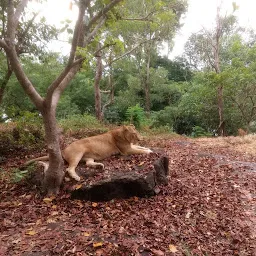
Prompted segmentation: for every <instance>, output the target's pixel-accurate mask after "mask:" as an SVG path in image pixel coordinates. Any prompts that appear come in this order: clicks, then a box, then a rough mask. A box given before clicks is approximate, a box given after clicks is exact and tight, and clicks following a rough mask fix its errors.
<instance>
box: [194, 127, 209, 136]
mask: <svg viewBox="0 0 256 256" xmlns="http://www.w3.org/2000/svg"><path fill="white" fill-rule="evenodd" d="M191 136H192V137H194V138H198V137H212V134H211V133H209V132H207V131H206V130H205V129H204V128H202V127H200V126H194V127H193V128H192V133H191Z"/></svg>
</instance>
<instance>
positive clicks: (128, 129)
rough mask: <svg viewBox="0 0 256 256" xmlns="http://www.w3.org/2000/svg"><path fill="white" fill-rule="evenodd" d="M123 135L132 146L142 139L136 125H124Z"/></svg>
mask: <svg viewBox="0 0 256 256" xmlns="http://www.w3.org/2000/svg"><path fill="white" fill-rule="evenodd" d="M123 134H124V137H125V139H126V140H127V141H129V142H130V143H132V144H136V143H137V142H138V141H140V139H141V138H140V135H139V133H138V132H137V130H136V129H135V127H134V125H124V126H123Z"/></svg>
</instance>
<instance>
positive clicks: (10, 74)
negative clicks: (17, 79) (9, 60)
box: [0, 67, 12, 106]
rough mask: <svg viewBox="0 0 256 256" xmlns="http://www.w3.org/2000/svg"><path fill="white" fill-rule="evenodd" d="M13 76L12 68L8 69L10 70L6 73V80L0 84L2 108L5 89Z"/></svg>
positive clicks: (0, 103)
mask: <svg viewBox="0 0 256 256" xmlns="http://www.w3.org/2000/svg"><path fill="white" fill-rule="evenodd" d="M11 76H12V69H11V68H10V67H8V70H7V71H6V74H5V76H4V79H3V80H2V82H1V84H0V106H1V105H2V102H3V97H4V92H5V88H6V86H7V84H8V82H9V80H10V78H11Z"/></svg>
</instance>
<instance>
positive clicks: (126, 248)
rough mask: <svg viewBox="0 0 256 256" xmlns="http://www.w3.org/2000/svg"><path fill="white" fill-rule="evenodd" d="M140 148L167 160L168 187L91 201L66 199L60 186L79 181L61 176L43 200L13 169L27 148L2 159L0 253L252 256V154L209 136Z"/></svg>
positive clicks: (255, 194)
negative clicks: (56, 193) (152, 192)
mask: <svg viewBox="0 0 256 256" xmlns="http://www.w3.org/2000/svg"><path fill="white" fill-rule="evenodd" d="M144 146H150V147H152V148H161V149H162V150H164V152H165V153H166V154H167V156H168V157H169V169H170V174H169V184H168V185H167V186H165V187H161V189H160V193H159V194H158V195H157V196H154V197H151V198H137V197H132V198H129V199H125V200H121V199H118V200H111V201H108V202H97V203H96V202H86V201H79V200H72V199H71V198H70V193H69V192H68V189H65V187H69V188H70V186H71V185H72V186H73V188H74V189H76V188H77V186H79V185H78V184H76V183H72V181H67V180H66V181H65V184H64V187H63V189H62V192H61V193H60V194H59V196H58V197H56V198H45V197H43V196H42V195H40V193H39V192H38V189H37V188H35V187H31V185H30V184H27V183H24V182H23V183H22V182H17V181H18V179H19V177H20V176H22V173H19V172H18V171H17V170H16V171H13V170H15V169H14V168H18V167H20V166H21V165H22V163H23V162H24V156H25V155H27V152H22V151H19V152H12V153H11V154H9V155H7V156H5V158H4V160H3V161H2V163H1V179H0V192H1V195H0V221H1V223H0V255H1V256H2V255H8V256H9V255H10V256H15V255H22V256H46V255H77V256H78V255H102V256H103V255H127V256H128V255H144V256H146V255H156V256H162V255H205V256H206V255H208V256H209V255H215V256H216V255H224V256H226V255H227V256H228V255H239V256H253V255H256V247H255V246H256V228H255V227H256V217H255V211H256V202H255V200H256V155H254V154H251V153H246V152H245V151H244V152H243V151H236V150H235V147H234V146H233V145H231V146H227V145H226V144H219V143H218V144H216V145H215V141H214V139H210V140H208V141H206V140H189V139H183V138H175V139H166V138H163V139H161V138H158V139H152V140H149V141H147V142H145V144H144ZM145 160H147V159H146V158H145ZM145 160H144V161H145ZM122 161H124V159H122ZM129 161H130V160H129ZM144 161H141V160H140V162H139V163H136V166H137V167H138V166H143V165H147V163H146V162H148V161H146V162H144ZM124 164H125V163H124ZM129 165H130V168H131V169H132V168H133V163H132V162H131V161H130V162H129ZM118 168H119V167H118ZM147 168H150V165H149V166H148V167H147ZM13 172H15V173H13ZM14 174H15V175H16V176H14ZM19 175H20V176H19ZM99 175H102V173H100V174H99ZM96 178H97V176H96ZM89 180H90V177H89V178H88V181H89Z"/></svg>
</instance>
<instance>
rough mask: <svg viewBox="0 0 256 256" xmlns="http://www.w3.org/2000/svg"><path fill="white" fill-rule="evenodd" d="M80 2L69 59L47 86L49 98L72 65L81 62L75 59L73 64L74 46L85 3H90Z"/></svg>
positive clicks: (76, 42)
mask: <svg viewBox="0 0 256 256" xmlns="http://www.w3.org/2000/svg"><path fill="white" fill-rule="evenodd" d="M79 3H80V8H79V14H78V19H77V21H76V25H75V30H74V33H73V40H72V45H71V50H70V54H69V59H68V64H67V66H66V67H65V69H64V70H63V71H62V72H61V74H60V75H59V76H58V77H57V79H56V80H55V81H53V83H52V84H51V85H50V86H49V88H48V90H47V96H46V97H48V98H50V97H51V96H52V94H53V93H54V90H55V89H56V88H57V87H58V86H59V85H60V83H62V81H63V80H65V81H67V80H66V79H65V77H66V76H67V75H68V73H69V72H70V71H71V69H72V68H74V66H77V65H79V64H81V63H82V61H81V59H79V60H77V61H76V62H75V64H74V60H75V53H76V48H77V46H78V41H79V39H80V36H81V33H82V26H83V18H84V14H85V9H86V7H87V4H89V3H90V0H88V1H86V2H84V1H83V0H80V1H79ZM79 68H80V67H79Z"/></svg>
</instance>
